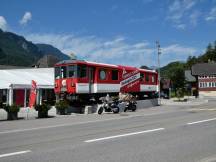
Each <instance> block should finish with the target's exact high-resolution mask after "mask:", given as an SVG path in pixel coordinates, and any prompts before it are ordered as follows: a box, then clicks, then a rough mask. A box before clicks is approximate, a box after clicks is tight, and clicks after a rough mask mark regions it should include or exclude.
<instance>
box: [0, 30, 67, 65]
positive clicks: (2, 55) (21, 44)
mask: <svg viewBox="0 0 216 162" xmlns="http://www.w3.org/2000/svg"><path fill="white" fill-rule="evenodd" d="M42 47H43V48H42ZM45 47H49V48H45ZM47 54H49V55H54V56H56V57H57V58H59V59H60V60H63V59H68V58H69V57H68V56H66V55H65V54H63V53H61V51H59V50H58V49H57V48H55V47H53V46H51V45H39V46H38V45H36V44H34V43H32V42H30V41H27V40H26V39H25V38H24V37H22V36H19V35H17V34H14V33H12V32H4V31H2V30H1V29H0V65H13V66H32V65H34V64H35V63H36V62H37V61H38V60H39V59H40V58H42V57H43V56H44V55H47Z"/></svg>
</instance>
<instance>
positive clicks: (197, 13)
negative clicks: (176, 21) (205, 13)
mask: <svg viewBox="0 0 216 162" xmlns="http://www.w3.org/2000/svg"><path fill="white" fill-rule="evenodd" d="M200 16H201V12H200V11H194V12H193V13H192V14H191V15H190V21H191V24H192V25H193V26H196V25H197V22H198V19H199V17H200Z"/></svg>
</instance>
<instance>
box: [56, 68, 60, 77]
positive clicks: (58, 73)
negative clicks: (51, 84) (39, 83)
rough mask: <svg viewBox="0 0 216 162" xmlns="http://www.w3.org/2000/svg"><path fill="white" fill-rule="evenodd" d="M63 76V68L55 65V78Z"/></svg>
mask: <svg viewBox="0 0 216 162" xmlns="http://www.w3.org/2000/svg"><path fill="white" fill-rule="evenodd" d="M60 76H61V69H60V67H55V78H56V79H60Z"/></svg>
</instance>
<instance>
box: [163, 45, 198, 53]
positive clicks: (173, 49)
mask: <svg viewBox="0 0 216 162" xmlns="http://www.w3.org/2000/svg"><path fill="white" fill-rule="evenodd" d="M162 53H164V54H176V55H195V54H196V53H197V50H196V49H195V48H192V47H185V46H181V45H179V44H173V45H169V46H167V47H164V48H162Z"/></svg>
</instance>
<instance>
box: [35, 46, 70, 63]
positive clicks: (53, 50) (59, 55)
mask: <svg viewBox="0 0 216 162" xmlns="http://www.w3.org/2000/svg"><path fill="white" fill-rule="evenodd" d="M36 46H37V47H38V49H39V51H40V52H42V53H43V54H45V55H50V54H52V55H54V56H56V57H57V58H59V59H60V60H67V59H69V58H70V57H69V56H68V55H66V54H64V53H62V52H61V51H60V50H59V49H57V48H55V47H53V46H52V45H49V44H36Z"/></svg>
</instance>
